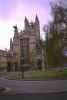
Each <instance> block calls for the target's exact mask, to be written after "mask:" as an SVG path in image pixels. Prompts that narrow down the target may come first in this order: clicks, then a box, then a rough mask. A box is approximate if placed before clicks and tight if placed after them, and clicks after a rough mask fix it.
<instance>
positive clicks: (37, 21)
mask: <svg viewBox="0 0 67 100" xmlns="http://www.w3.org/2000/svg"><path fill="white" fill-rule="evenodd" d="M35 23H36V24H39V19H38V16H37V15H36V18H35Z"/></svg>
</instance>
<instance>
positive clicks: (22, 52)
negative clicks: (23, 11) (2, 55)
mask: <svg viewBox="0 0 67 100" xmlns="http://www.w3.org/2000/svg"><path fill="white" fill-rule="evenodd" d="M13 28H14V37H13V38H11V39H10V55H11V60H10V61H11V62H12V63H13V64H17V65H18V69H20V66H21V65H22V66H23V65H26V64H27V65H32V68H33V69H36V68H37V69H44V52H43V49H42V46H41V41H40V23H39V19H38V16H37V15H36V17H35V22H29V21H28V19H27V18H26V17H25V20H24V30H23V31H20V32H18V27H17V25H15V26H13Z"/></svg>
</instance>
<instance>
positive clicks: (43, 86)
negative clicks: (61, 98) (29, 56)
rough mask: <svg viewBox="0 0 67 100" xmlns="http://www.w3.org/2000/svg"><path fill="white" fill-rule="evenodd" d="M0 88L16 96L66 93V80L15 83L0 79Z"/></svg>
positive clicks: (14, 81)
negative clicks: (8, 89) (9, 89)
mask: <svg viewBox="0 0 67 100" xmlns="http://www.w3.org/2000/svg"><path fill="white" fill-rule="evenodd" d="M0 87H8V88H11V89H12V90H13V91H15V92H16V93H17V94H22V93H52V92H66V91H67V80H50V81H16V80H8V79H5V78H0Z"/></svg>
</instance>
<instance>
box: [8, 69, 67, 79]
mask: <svg viewBox="0 0 67 100" xmlns="http://www.w3.org/2000/svg"><path fill="white" fill-rule="evenodd" d="M8 75H9V79H16V80H22V73H21V72H9V74H8ZM66 77H67V70H64V71H63V72H57V71H47V72H45V71H39V70H37V71H28V72H24V80H46V79H54V78H66Z"/></svg>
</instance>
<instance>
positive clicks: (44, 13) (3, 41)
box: [0, 0, 50, 49]
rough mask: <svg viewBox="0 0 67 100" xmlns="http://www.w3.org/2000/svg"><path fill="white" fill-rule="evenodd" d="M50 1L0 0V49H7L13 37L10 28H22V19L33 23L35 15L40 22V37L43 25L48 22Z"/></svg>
mask: <svg viewBox="0 0 67 100" xmlns="http://www.w3.org/2000/svg"><path fill="white" fill-rule="evenodd" d="M49 2H50V0H0V49H5V48H9V41H10V37H13V28H12V26H13V25H15V24H18V27H19V28H20V29H23V27H24V18H25V16H27V18H28V19H29V21H31V20H32V21H34V19H35V15H36V14H37V15H38V17H39V20H40V26H41V36H42V37H43V36H44V35H43V31H42V28H43V25H44V24H46V23H48V22H49V20H50V5H49Z"/></svg>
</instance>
